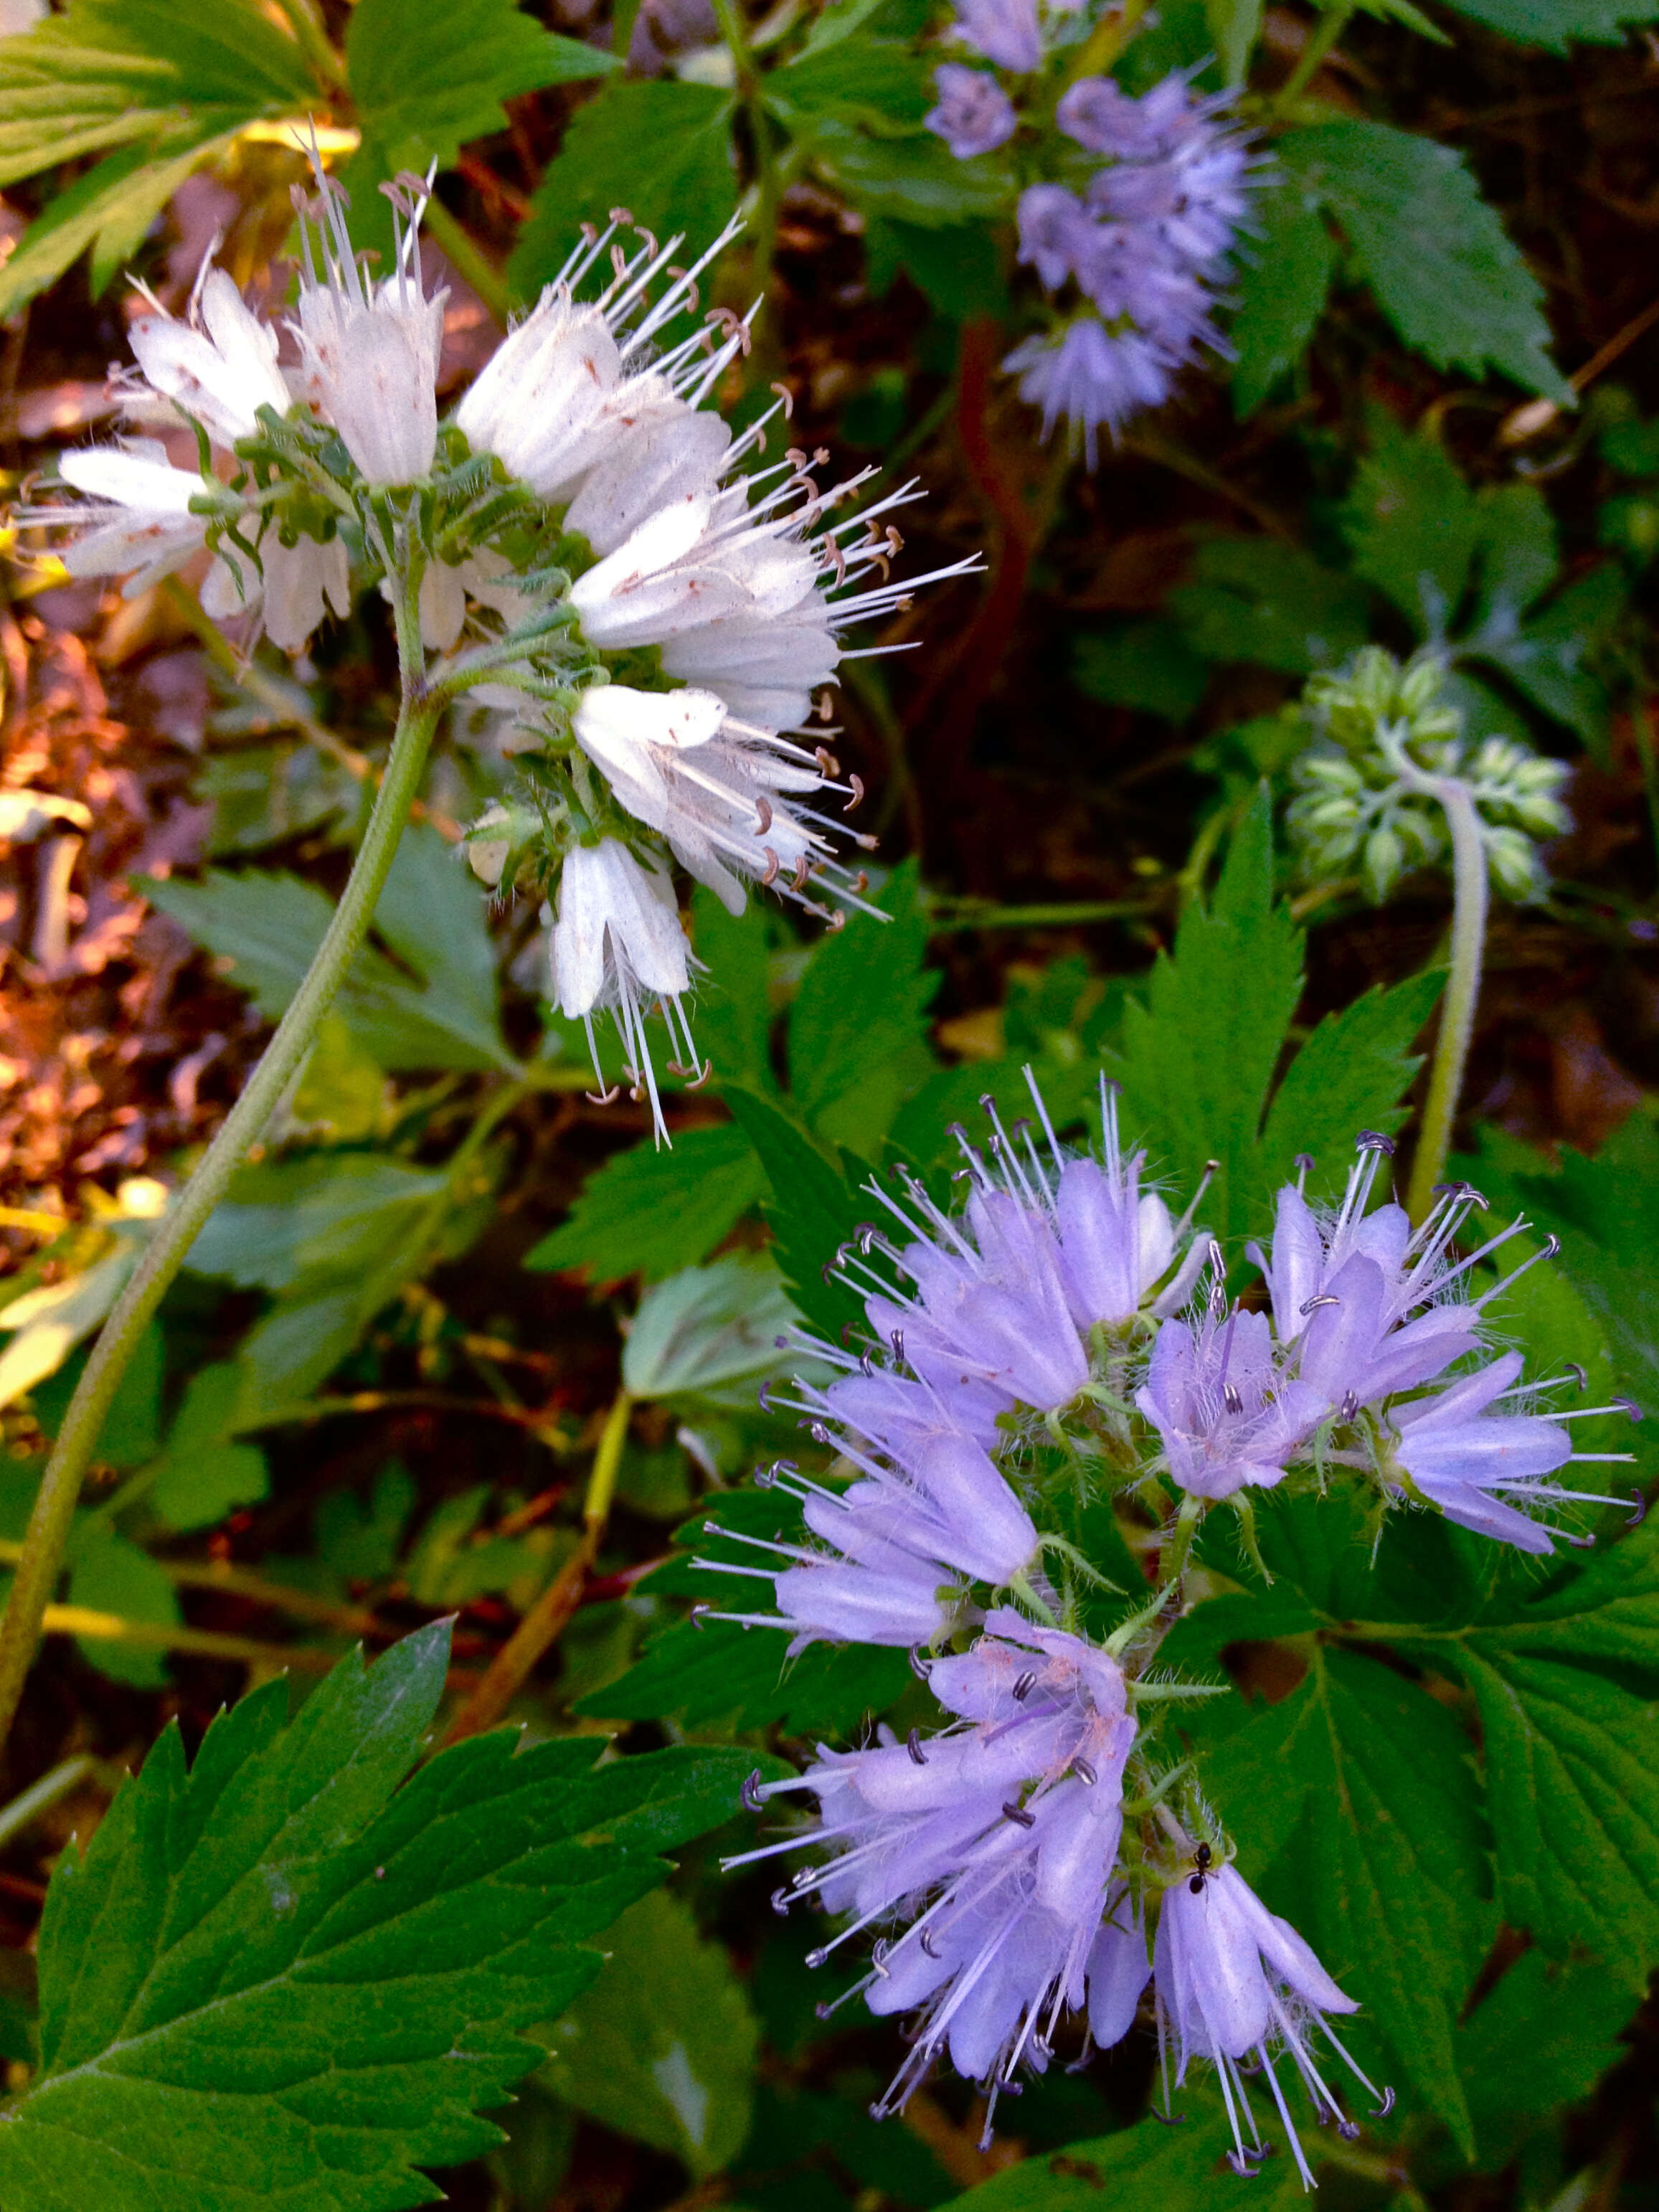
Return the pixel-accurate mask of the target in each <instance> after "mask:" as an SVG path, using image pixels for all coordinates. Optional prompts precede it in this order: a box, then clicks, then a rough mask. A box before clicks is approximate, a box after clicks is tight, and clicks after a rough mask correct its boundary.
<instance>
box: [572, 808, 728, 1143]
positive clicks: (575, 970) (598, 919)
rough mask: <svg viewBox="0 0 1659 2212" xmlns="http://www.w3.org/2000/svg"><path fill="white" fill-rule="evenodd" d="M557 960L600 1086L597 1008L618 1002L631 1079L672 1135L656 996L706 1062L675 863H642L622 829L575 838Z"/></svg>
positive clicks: (687, 1045) (659, 1127)
mask: <svg viewBox="0 0 1659 2212" xmlns="http://www.w3.org/2000/svg"><path fill="white" fill-rule="evenodd" d="M548 963H549V969H550V981H551V987H552V994H553V997H554V999H555V1000H556V1003H557V1005H558V1008H559V1011H560V1012H561V1013H562V1014H563V1015H564V1016H565V1018H566V1019H567V1020H570V1021H580V1022H581V1023H582V1024H583V1025H584V1026H585V1028H586V1031H587V1041H588V1046H589V1049H590V1051H591V1052H592V1056H593V1072H594V1074H595V1076H596V1077H598V1078H599V1083H600V1088H601V1089H603V1088H604V1079H603V1077H602V1076H600V1075H599V1052H598V1048H597V1047H596V1045H595V1042H594V1037H593V1016H594V1014H595V1012H599V1011H601V1010H609V1011H610V1012H611V1013H612V1015H613V1016H614V1017H615V1019H616V1024H617V1030H618V1032H619V1033H620V1035H621V1037H622V1040H623V1050H624V1052H625V1054H627V1061H628V1066H627V1073H628V1077H629V1082H630V1084H631V1085H633V1087H634V1090H635V1094H636V1095H641V1094H643V1095H645V1096H647V1097H649V1099H650V1101H651V1118H652V1124H653V1128H654V1130H655V1132H656V1136H657V1141H658V1143H659V1144H661V1143H663V1142H665V1139H666V1138H667V1133H668V1132H667V1128H666V1127H665V1123H664V1121H663V1115H662V1104H661V1101H660V1099H659V1096H658V1092H657V1078H656V1070H655V1067H654V1066H653V1062H652V1059H651V1052H650V1047H649V1045H648V1043H647V1038H646V1030H645V1023H646V1016H647V1011H648V1006H649V1002H650V1001H651V1000H653V999H654V1000H656V1001H657V1002H658V1004H659V1006H660V1007H661V1010H662V1014H663V1018H664V1020H665V1022H666V1023H667V1024H668V1035H669V1042H670V1046H671V1048H673V1049H675V1050H676V1051H678V1049H679V1048H680V1045H681V1042H682V1041H683V1042H684V1049H685V1051H686V1053H687V1054H688V1056H689V1059H690V1064H691V1069H692V1071H693V1072H695V1070H696V1065H697V1058H696V1047H695V1046H694V1045H693V1044H692V1042H691V1033H690V1029H689V1027H688V1026H687V1021H686V1015H685V1010H684V1005H683V1004H682V1001H683V1000H684V998H685V996H686V995H687V994H688V993H689V992H690V987H691V975H690V966H691V948H690V945H689V944H688V943H687V941H686V935H685V932H684V928H683V927H682V926H681V923H680V916H679V908H678V904H677V902H676V901H675V897H674V890H673V885H672V884H671V883H670V882H669V880H668V877H667V874H666V872H665V870H663V869H661V868H659V867H654V866H653V867H649V868H647V867H644V866H641V863H640V862H639V861H638V860H635V857H634V855H633V854H631V853H630V852H629V849H628V848H627V847H626V846H625V845H623V844H622V843H621V842H619V841H618V840H617V839H616V838H614V837H606V838H604V839H602V840H601V841H600V842H599V844H597V845H592V846H586V845H579V846H577V847H575V848H574V849H573V850H572V851H571V852H569V853H568V854H566V855H565V860H564V864H563V867H562V871H561V872H560V877H559V905H558V916H557V919H556V921H555V922H554V924H553V928H552V932H551V933H550V938H549V940H548ZM677 1019H678V1025H679V1035H678V1037H677V1036H676V1035H675V1023H676V1020H677Z"/></svg>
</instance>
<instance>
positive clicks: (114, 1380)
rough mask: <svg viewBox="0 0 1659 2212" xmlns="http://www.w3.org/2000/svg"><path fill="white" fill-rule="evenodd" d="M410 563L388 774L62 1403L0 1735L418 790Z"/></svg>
mask: <svg viewBox="0 0 1659 2212" xmlns="http://www.w3.org/2000/svg"><path fill="white" fill-rule="evenodd" d="M419 595H420V574H419V566H418V562H415V561H410V560H405V562H404V563H403V564H402V568H401V573H399V574H398V575H397V578H396V596H395V599H394V602H393V605H394V612H395V616H396V623H397V632H398V663H399V666H400V668H401V671H402V677H403V696H402V702H401V707H400V710H399V713H398V726H397V730H396V732H395V733H394V735H393V738H392V750H391V755H390V757H389V758H388V760H387V762H386V775H385V777H384V779H383V780H382V782H381V785H380V791H379V793H377V794H376V797H375V800H374V808H373V811H371V813H370V815H369V818H368V828H367V829H366V830H365V832H364V835H363V841H362V844H361V845H360V846H359V848H358V850H357V857H356V860H355V861H354V863H353V865H352V870H351V875H350V878H349V881H348V883H347V884H346V887H345V890H344V892H343V895H342V896H341V899H340V902H339V905H338V906H337V908H336V909H335V913H334V918H333V920H332V921H331V923H330V925H329V928H328V933H327V934H326V935H325V938H324V939H323V941H322V943H321V945H319V947H318V949H317V956H316V957H315V959H314V960H313V962H312V963H311V966H310V968H309V969H308V970H307V974H306V977H305V980H304V981H303V982H302V983H301V986H300V987H299V989H298V991H297V992H296V993H295V996H294V1000H293V1003H292V1004H291V1005H290V1006H289V1010H288V1012H286V1013H285V1014H284V1015H283V1018H282V1021H281V1023H280V1024H278V1026H277V1030H276V1035H275V1036H273V1037H272V1038H271V1040H270V1043H269V1044H268V1045H267V1046H266V1048H265V1050H264V1054H263V1056H262V1058H261V1059H260V1061H259V1064H258V1066H257V1067H256V1068H255V1069H254V1071H253V1073H252V1077H251V1078H250V1079H249V1082H248V1085H247V1087H246V1090H245V1091H243V1093H242V1095H241V1097H240V1098H239V1099H238V1100H237V1102H236V1104H235V1105H234V1108H233V1109H231V1112H230V1114H229V1115H228V1117H227V1118H226V1120H225V1121H224V1123H223V1124H222V1127H221V1128H220V1130H219V1132H218V1134H217V1135H216V1137H215V1138H214V1139H213V1142H212V1143H211V1144H210V1146H209V1147H208V1149H207V1151H206V1152H205V1153H204V1155H203V1157H202V1159H201V1160H200V1162H199V1163H198V1164H197V1167H196V1169H195V1170H194V1172H193V1173H192V1174H191V1176H190V1178H189V1180H188V1182H185V1186H184V1188H182V1190H181V1191H180V1192H179V1195H178V1198H177V1200H176V1201H175V1203H174V1204H173V1206H171V1207H170V1208H169V1209H168V1212H167V1216H166V1218H164V1220H163V1221H162V1222H161V1225H160V1226H159V1228H158V1229H157V1231H156V1233H155V1236H154V1237H153V1238H152V1239H151V1240H150V1243H149V1248H148V1249H147V1250H146V1252H145V1255H144V1257H143V1261H142V1262H141V1263H140V1265H139V1266H138V1267H137V1269H136V1270H135V1271H134V1273H133V1275H132V1278H131V1280H130V1281H129V1283H128V1284H127V1286H126V1289H125V1291H124V1292H123V1293H122V1295H121V1297H120V1298H119V1299H118V1301H117V1303H116V1304H115V1307H114V1309H113V1310H112V1312H111V1314H110V1316H109V1319H108V1320H107V1322H106V1323H105V1324H104V1328H103V1329H102V1331H101V1333H100V1335H99V1338H98V1340H97V1343H96V1344H95V1345H94V1347H93V1352H92V1357H91V1358H90V1359H89V1360H88V1362H87V1366H86V1370H85V1372H84V1373H83V1374H82V1377H81V1380H80V1383H79V1384H78V1385H77V1386H76V1392H75V1395H74V1397H73V1398H72V1399H71V1400H70V1405H69V1409H68V1411H67V1413H65V1414H64V1422H63V1425H62V1427H61V1428H60V1430H59V1431H58V1440H57V1443H55V1444H54V1446H53V1448H52V1456H51V1458H50V1459H49V1460H48V1461H47V1462H46V1472H45V1474H43V1475H42V1477H41V1480H40V1493H39V1495H38V1497H37V1498H36V1499H35V1502H34V1510H33V1512H32V1513H31V1515H30V1516H29V1524H28V1528H27V1531H26V1532H25V1534H24V1537H23V1544H22V1552H21V1557H20V1559H19V1560H18V1562H17V1568H16V1572H15V1577H14V1578H13V1582H12V1585H11V1589H10V1593H9V1596H8V1599H7V1602H6V1610H5V1613H4V1616H3V1618H0V1743H3V1741H5V1738H6V1736H7V1735H8V1734H9V1731H10V1728H11V1723H12V1721H13V1718H14V1717H15V1714H16V1711H17V1706H18V1702H19V1700H20V1699H21V1696H22V1692H23V1684H24V1681H25V1679H26V1678H27V1674H28V1670H29V1668H30V1666H31V1665H32V1663H33V1658H34V1653H35V1649H36V1646H37V1645H38V1644H39V1643H40V1634H41V1629H42V1626H43V1623H44V1621H45V1620H46V1612H47V1608H48V1607H49V1605H50V1604H51V1601H52V1593H53V1591H54V1590H55V1589H56V1587H57V1583H58V1575H59V1572H60V1571H61V1570H62V1567H63V1563H64V1550H65V1547H66V1546H67V1545H68V1542H69V1537H70V1528H71V1526H72V1525H73V1522H74V1519H75V1509H76V1504H77V1503H78V1502H79V1498H80V1494H81V1482H82V1477H83V1475H84V1474H86V1471H87V1468H88V1466H89V1465H90V1464H91V1462H92V1457H93V1454H94V1451H95V1449H97V1444H98V1438H99V1435H100V1431H102V1428H103V1425H104V1419H105V1416H106V1414H107V1413H108V1412H109V1408H110V1406H111V1403H112V1401H113V1399H114V1396H115V1393H116V1391H117V1389H118V1387H119V1385H120V1381H121V1377H122V1376H123V1375H124V1374H125V1372H126V1370H127V1366H128V1364H129V1362H130V1361H131V1358H132V1355H133V1352H134V1351H135V1350H136V1349H137V1343H138V1340H139V1338H140V1337H141V1336H142V1335H143V1332H144V1329H145V1328H146V1326H147V1325H148V1323H149V1320H150V1318H151V1316H153V1315H154V1313H155V1310H156V1309H157V1307H158V1306H159V1305H160V1304H161V1300H162V1298H163V1297H165V1296H166V1295H167V1290H168V1288H169V1286H170V1285H171V1284H172V1282H173V1278H174V1277H175V1276H176V1275H177V1274H178V1273H179V1269H180V1268H181V1267H183V1265H184V1263H185V1258H186V1257H187V1255H188V1254H189V1252H190V1249H191V1245H192V1244H193V1243H195V1241H196V1238H197V1234H198V1233H199V1231H201V1229H202V1228H203V1226H204V1224H205V1223H206V1221H207V1218H208V1216H209V1215H210V1213H211V1212H213V1209H214V1208H215V1206H217V1205H218V1203H219V1201H220V1200H221V1199H222V1197H223V1196H224V1194H225V1192H226V1190H227V1189H228V1187H229V1184H230V1181H231V1178H232V1176H234V1174H235V1172H236V1170H237V1169H238V1168H240V1166H241V1164H242V1163H243V1161H244V1160H245V1159H246V1158H247V1155H248V1152H250V1150H251V1149H252V1146H253V1145H254V1144H255V1143H256V1142H257V1141H258V1137H259V1135H260V1133H261V1132H262V1131H263V1130H264V1127H265V1124H266V1123H267V1121H269V1120H270V1116H271V1114H272V1112H273V1111H274V1110H275V1109H276V1104H277V1103H278V1101H279V1100H280V1099H281V1097H282V1096H283V1092H284V1091H286V1090H287V1088H288V1086H289V1083H290V1082H291V1081H292V1080H293V1079H294V1076H295V1073H297V1072H298V1070H299V1068H300V1067H301V1065H302V1063H303V1062H304V1060H305V1057H306V1054H307V1053H308V1052H309V1051H310V1049H311V1047H312V1044H313V1041H314V1040H315V1038H316V1036H317V1032H318V1030H319V1027H320V1026H321V1024H322V1021H323V1018H324V1016H325V1014H326V1013H327V1012H328V1010H329V1008H330V1007H331V1006H332V1005H333V1003H334V1000H335V998H336V996H337V994H338V992H339V989H340V986H341V985H342V983H343V982H344V981H345V978H346V975H347V972H348V970H349V968H350V966H351V963H352V961H353V960H354V959H355V958H356V955H357V952H358V951H359V949H360V947H361V946H362V942H363V939H364V938H365V937H366V936H367V934H368V926H369V922H370V921H371V919H372V917H373V915H374V908H375V905H376V903H377V902H378V901H379V898H380V891H381V889H382V887H383V886H384V884H385V883H386V877H387V874H388V873H389V872H390V870H391V867H392V860H393V858H394V856H395V854H396V853H397V850H398V841H399V839H400V838H401V836H402V835H403V829H404V823H406V822H407V821H408V819H409V815H410V805H411V803H412V801H413V800H414V799H415V796H416V793H417V791H418V790H419V787H420V782H421V777H422V772H423V771H424V769H425V767H426V760H427V754H428V750H430V747H431V744H432V738H433V732H435V729H436V727H437V724H438V718H439V715H440V714H441V712H442V711H443V709H444V708H445V707H446V706H447V704H448V702H449V696H450V691H451V690H452V688H453V687H452V686H450V685H448V684H433V685H428V684H427V682H426V680H425V677H424V667H425V655H424V653H423V652H422V646H421V630H420V614H419V606H418V602H419Z"/></svg>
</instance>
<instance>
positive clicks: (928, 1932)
mask: <svg viewBox="0 0 1659 2212" xmlns="http://www.w3.org/2000/svg"><path fill="white" fill-rule="evenodd" d="M916 1941H917V1942H919V1943H920V1944H921V1948H922V1949H923V1950H924V1951H925V1952H926V1953H927V1955H928V1957H929V1958H930V1959H937V1958H938V1956H939V1953H938V1952H937V1951H936V1950H935V1949H934V1948H933V1929H931V1928H924V1929H921V1931H920V1933H919V1934H918V1936H917V1938H916Z"/></svg>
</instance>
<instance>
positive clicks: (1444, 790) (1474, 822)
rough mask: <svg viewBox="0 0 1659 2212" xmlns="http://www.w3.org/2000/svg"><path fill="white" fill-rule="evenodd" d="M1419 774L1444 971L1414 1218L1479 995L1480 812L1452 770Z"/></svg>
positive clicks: (1438, 1161) (1412, 1194)
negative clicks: (1437, 832) (1446, 957)
mask: <svg viewBox="0 0 1659 2212" xmlns="http://www.w3.org/2000/svg"><path fill="white" fill-rule="evenodd" d="M1422 781H1423V784H1424V787H1425V789H1429V790H1431V792H1432V794H1433V796H1434V797H1435V798H1436V799H1438V800H1439V802H1440V804H1441V805H1442V806H1443V807H1444V808H1445V810H1446V823H1447V826H1448V828H1449V829H1450V831H1451V843H1452V929H1451V973H1450V975H1449V978H1448V980H1447V983H1446V995H1445V998H1444V1000H1443V1002H1442V1005H1441V1008H1440V1034H1439V1036H1437V1038H1436V1040H1435V1047H1434V1065H1433V1066H1432V1067H1431V1069H1430V1071H1429V1095H1428V1098H1427V1100H1426V1102H1425V1105H1424V1108H1423V1126H1422V1128H1421V1130H1420V1132H1419V1135H1418V1139H1417V1152H1416V1156H1415V1158H1413V1161H1412V1179H1411V1184H1410V1188H1408V1190H1407V1194H1406V1211H1407V1212H1408V1213H1409V1214H1410V1216H1411V1218H1412V1220H1413V1222H1414V1223H1416V1222H1421V1221H1423V1220H1424V1219H1425V1218H1426V1217H1427V1215H1428V1212H1429V1210H1430V1208H1431V1206H1433V1204H1434V1187H1435V1185H1436V1184H1437V1182H1439V1181H1440V1178H1441V1176H1443V1174H1444V1173H1445V1170H1446V1156H1447V1154H1448V1153H1449V1152H1450V1150H1451V1140H1452V1125H1453V1123H1454V1121H1455V1120H1456V1118H1457V1102H1458V1100H1459V1098H1460V1097H1462V1091H1463V1073H1464V1070H1465V1068H1466V1067H1467V1066H1468V1057H1469V1039H1470V1037H1471V1036H1473V1034H1474V1009H1475V1005H1476V1002H1477V1000H1479V998H1480V969H1481V963H1482V962H1483V961H1484V959H1485V957H1486V908H1487V902H1488V893H1487V889H1486V847H1485V845H1484V844H1483V843H1482V842H1481V836H1480V815H1479V814H1478V813H1477V812H1476V811H1475V805H1474V798H1473V797H1472V796H1471V794H1470V793H1469V790H1468V786H1467V785H1466V784H1463V783H1462V782H1460V781H1458V779H1457V778H1456V777H1455V776H1425V777H1424V778H1423V779H1422Z"/></svg>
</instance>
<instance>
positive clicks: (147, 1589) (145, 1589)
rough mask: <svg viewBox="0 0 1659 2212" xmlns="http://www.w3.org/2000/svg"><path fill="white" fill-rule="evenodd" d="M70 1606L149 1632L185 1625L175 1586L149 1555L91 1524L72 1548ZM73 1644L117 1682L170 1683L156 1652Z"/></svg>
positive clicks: (113, 1643) (87, 1639) (85, 1639)
mask: <svg viewBox="0 0 1659 2212" xmlns="http://www.w3.org/2000/svg"><path fill="white" fill-rule="evenodd" d="M69 1601H70V1604H71V1605H83V1606H85V1607H87V1608H88V1611H89V1612H92V1613H113V1614H114V1615H115V1616H116V1617H117V1618H118V1620H131V1621H137V1622H140V1623H142V1624H143V1626H146V1627H149V1628H176V1627H177V1626H178V1625H179V1620H180V1619H181V1615H180V1613H179V1600H178V1597H177V1595H175V1593H174V1590H173V1584H172V1583H170V1582H169V1581H168V1580H167V1577H166V1575H164V1574H163V1573H162V1571H161V1568H160V1567H158V1566H157V1565H156V1564H155V1560H154V1559H151V1558H150V1557H149V1553H146V1552H141V1551H140V1550H139V1548H138V1547H137V1545H136V1544H132V1543H129V1542H128V1541H127V1539H126V1538H125V1536H120V1535H118V1534H116V1533H115V1531H114V1530H113V1529H111V1528H100V1526H99V1525H98V1524H97V1523H96V1522H91V1521H83V1522H82V1523H81V1525H80V1526H79V1527H78V1528H76V1532H75V1535H74V1538H73V1540H72V1541H71V1543H70V1582H69ZM75 1640H76V1646H77V1648H78V1649H79V1650H80V1653H81V1656H82V1658H83V1659H85V1660H86V1661H88V1663H89V1664H90V1665H92V1666H94V1667H95V1668H97V1669H98V1671H99V1673H100V1674H107V1675H108V1676H109V1678H110V1680H112V1681H113V1682H125V1683H127V1684H129V1685H130V1686H131V1687H132V1688H134V1689H137V1690H154V1689H159V1688H160V1687H161V1686H162V1685H163V1684H164V1683H165V1682H166V1681H167V1662H166V1661H165V1660H164V1659H163V1657H162V1656H161V1652H159V1651H157V1650H150V1649H148V1648H147V1647H146V1646H145V1645H143V1644H124V1643H122V1642H120V1641H118V1639H115V1638H109V1637H103V1636H77V1637H76V1639H75Z"/></svg>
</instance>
